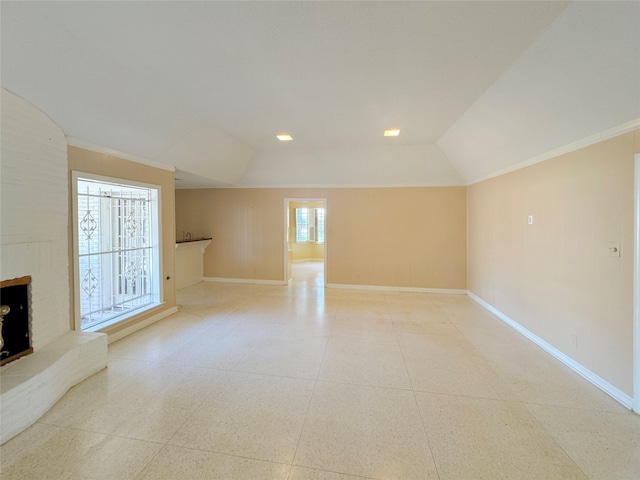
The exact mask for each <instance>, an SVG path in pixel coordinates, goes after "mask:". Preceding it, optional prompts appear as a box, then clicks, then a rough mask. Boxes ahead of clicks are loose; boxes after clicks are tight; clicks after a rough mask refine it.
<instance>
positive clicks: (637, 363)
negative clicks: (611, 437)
mask: <svg viewBox="0 0 640 480" xmlns="http://www.w3.org/2000/svg"><path fill="white" fill-rule="evenodd" d="M634 164H635V175H634V176H635V182H634V183H635V191H634V199H633V200H634V229H633V231H634V236H633V242H634V259H633V411H634V412H636V413H640V153H637V154H636V155H635V156H634Z"/></svg>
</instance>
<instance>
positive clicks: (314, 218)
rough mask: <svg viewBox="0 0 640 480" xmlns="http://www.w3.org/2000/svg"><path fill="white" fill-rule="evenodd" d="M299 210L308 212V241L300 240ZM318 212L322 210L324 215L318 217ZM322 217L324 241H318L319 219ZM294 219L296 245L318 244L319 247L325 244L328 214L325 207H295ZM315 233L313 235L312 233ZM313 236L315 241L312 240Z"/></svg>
mask: <svg viewBox="0 0 640 480" xmlns="http://www.w3.org/2000/svg"><path fill="white" fill-rule="evenodd" d="M298 210H306V211H307V213H306V226H307V239H306V240H298ZM318 210H322V215H318ZM319 217H322V232H323V240H322V241H319V240H318V231H319V230H320V229H319V228H318V225H319V221H318V218H319ZM293 218H294V225H295V232H296V243H317V244H318V245H323V244H324V232H325V230H326V224H325V218H326V212H325V208H324V207H294V208H293ZM312 231H313V235H311V232H312ZM312 236H313V239H310V238H311V237H312Z"/></svg>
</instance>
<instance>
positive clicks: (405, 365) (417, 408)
mask: <svg viewBox="0 0 640 480" xmlns="http://www.w3.org/2000/svg"><path fill="white" fill-rule="evenodd" d="M394 330H395V327H394ZM400 352H401V353H402V361H403V362H404V369H405V371H406V373H407V377H408V378H409V383H410V384H411V391H412V392H413V402H414V404H415V406H416V410H418V415H420V422H421V423H422V431H423V432H424V436H425V438H426V440H427V446H428V447H429V453H430V454H431V461H432V462H433V468H435V469H436V475H437V476H438V479H440V472H439V471H438V464H437V463H436V458H435V456H434V455H433V448H432V447H431V440H430V439H429V434H428V433H427V427H426V425H425V424H424V417H423V416H422V412H421V411H420V405H418V397H417V396H416V390H415V388H414V386H413V380H412V379H411V374H410V373H409V369H408V368H407V359H406V358H405V356H404V347H403V345H402V344H400Z"/></svg>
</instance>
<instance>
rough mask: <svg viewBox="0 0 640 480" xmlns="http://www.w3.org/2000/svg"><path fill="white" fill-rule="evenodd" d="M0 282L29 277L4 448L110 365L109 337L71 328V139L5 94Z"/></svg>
mask: <svg viewBox="0 0 640 480" xmlns="http://www.w3.org/2000/svg"><path fill="white" fill-rule="evenodd" d="M1 102H2V110H1V121H2V133H1V134H2V138H1V152H0V160H1V164H0V167H1V175H0V182H1V184H0V192H1V202H0V209H1V211H0V217H1V218H2V228H1V230H0V280H10V279H13V278H17V277H24V276H27V275H30V276H31V277H32V283H31V327H32V330H31V333H32V346H33V348H34V353H33V354H31V355H28V356H26V357H23V358H20V359H18V360H16V361H14V362H11V363H8V364H6V365H4V366H2V367H1V368H0V443H4V442H6V441H7V440H9V439H11V438H12V437H13V436H15V435H17V434H18V433H20V432H21V431H22V430H24V429H26V428H27V427H28V426H30V425H31V424H32V423H34V422H35V421H36V420H37V419H38V418H39V417H40V416H41V415H42V414H44V413H45V412H46V411H47V410H48V409H49V408H50V407H51V406H53V405H54V404H55V403H56V402H57V401H58V400H59V399H60V398H61V397H62V395H64V393H65V392H66V391H67V390H68V389H69V388H70V387H71V386H73V385H75V384H76V383H78V382H80V381H82V380H83V379H85V378H87V377H88V376H90V375H92V374H93V373H95V372H97V371H99V370H101V369H102V368H104V367H105V366H106V364H107V336H106V335H105V334H98V333H83V332H76V331H73V330H72V329H71V321H70V305H69V298H70V295H69V253H68V252H69V248H68V246H69V231H68V216H69V191H68V183H69V182H68V178H67V176H68V173H67V170H68V169H67V141H66V138H65V135H64V132H63V131H62V130H61V129H60V128H59V127H58V126H57V125H56V124H55V123H53V122H52V121H51V119H49V118H48V117H47V116H46V115H45V114H44V113H42V112H41V111H39V110H37V109H36V108H34V107H33V106H32V105H30V104H29V103H27V102H25V101H23V100H22V99H20V98H18V97H16V96H15V95H13V94H11V93H9V92H7V91H6V90H4V89H2V97H1Z"/></svg>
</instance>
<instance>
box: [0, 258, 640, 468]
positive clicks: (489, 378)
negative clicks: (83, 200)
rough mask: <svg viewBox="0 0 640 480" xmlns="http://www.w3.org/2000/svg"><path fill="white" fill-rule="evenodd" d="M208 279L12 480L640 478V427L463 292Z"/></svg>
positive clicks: (30, 447) (26, 452)
mask: <svg viewBox="0 0 640 480" xmlns="http://www.w3.org/2000/svg"><path fill="white" fill-rule="evenodd" d="M293 268H294V269H295V270H296V272H295V274H294V278H295V280H294V281H293V282H292V283H291V284H290V285H289V286H288V287H277V286H263V285H245V284H221V283H199V284H197V285H195V286H193V287H189V288H187V289H184V290H182V291H180V292H179V303H180V312H179V313H177V314H175V315H173V316H171V317H169V318H166V319H164V320H162V321H160V322H158V323H156V324H154V325H152V326H150V327H148V328H146V329H144V330H142V331H140V332H138V333H135V334H133V335H131V336H129V337H126V338H124V339H122V340H120V341H118V342H116V343H114V344H112V345H111V346H110V347H109V359H110V360H109V367H108V368H107V369H106V370H103V371H102V372H100V373H98V374H96V375H94V376H93V377H91V378H89V379H87V380H85V381H84V382H82V383H81V384H79V385H77V386H76V387H74V388H72V389H71V390H70V391H69V392H68V393H67V394H66V395H65V396H64V397H63V398H62V400H60V401H59V402H58V403H57V404H56V405H55V406H54V407H53V408H52V409H51V410H50V411H49V412H48V413H47V414H46V415H45V416H44V417H43V418H41V419H40V420H39V421H38V422H37V423H36V424H35V425H33V426H32V427H31V428H29V429H28V430H26V431H25V432H23V433H22V434H20V435H19V436H17V437H16V438H14V439H12V440H11V441H9V442H8V443H7V444H5V445H3V446H2V447H1V448H0V454H1V457H2V465H1V471H0V475H1V477H2V479H3V480H9V479H27V478H28V479H61V478H64V479H87V478H92V479H97V478H105V479H106V478H110V479H118V480H123V479H153V480H159V479H187V478H188V479H207V480H210V479H214V478H220V479H245V478H246V479H257V478H265V479H271V478H273V479H290V480H294V479H295V480H300V479H351V478H354V479H355V478H362V477H365V478H378V479H392V478H397V479H411V478H415V479H442V480H444V479H465V480H468V479H479V478H488V479H499V478H509V479H558V478H562V479H602V480H614V479H635V478H638V475H639V472H640V416H637V415H635V414H633V413H630V412H629V411H627V410H626V409H624V408H623V407H622V406H620V405H619V404H618V403H616V402H615V401H614V400H612V399H611V398H609V397H608V396H607V395H605V394H604V393H602V392H601V391H600V390H598V389H597V388H596V387H594V386H592V385H591V384H589V383H588V382H587V381H585V380H583V379H582V378H581V377H579V376H578V375H577V374H575V373H574V372H572V371H571V370H569V369H568V368H567V367H565V366H564V365H562V364H560V363H559V362H558V361H556V360H555V359H553V358H552V357H550V356H549V355H548V354H546V353H545V352H543V351H542V350H540V349H539V348H538V347H536V346H534V345H532V344H530V343H529V342H528V341H527V340H525V339H524V338H523V337H521V336H520V335H519V334H518V333H516V332H514V331H513V330H511V329H510V328H509V327H507V326H505V325H503V324H502V323H501V322H500V321H499V320H497V319H496V318H495V317H493V316H492V315H491V314H489V313H488V312H486V311H485V310H483V309H482V308H481V307H479V306H478V305H476V304H475V303H474V302H473V301H471V300H470V299H469V298H467V297H466V296H464V295H435V294H425V293H388V292H379V291H375V292H372V291H359V290H342V289H324V288H323V286H322V282H323V276H322V273H319V272H321V270H320V269H321V268H322V264H321V263H317V264H296V263H294V264H293Z"/></svg>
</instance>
